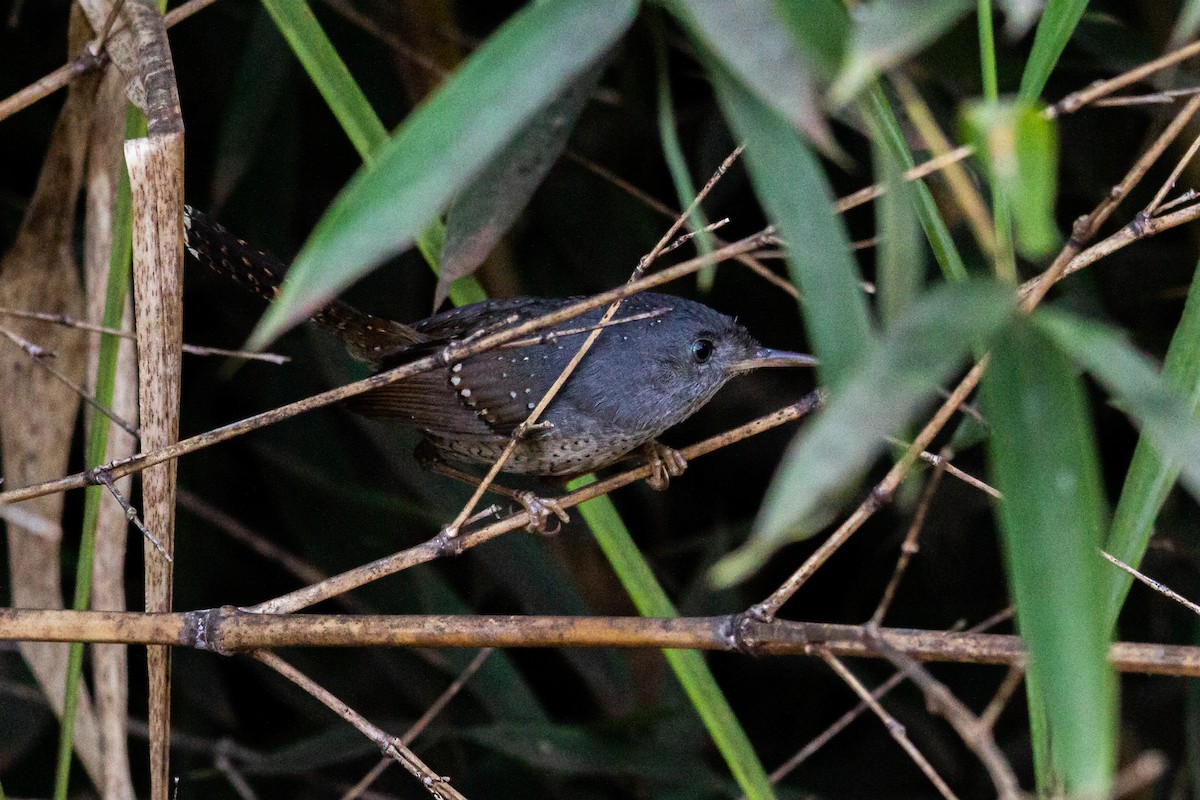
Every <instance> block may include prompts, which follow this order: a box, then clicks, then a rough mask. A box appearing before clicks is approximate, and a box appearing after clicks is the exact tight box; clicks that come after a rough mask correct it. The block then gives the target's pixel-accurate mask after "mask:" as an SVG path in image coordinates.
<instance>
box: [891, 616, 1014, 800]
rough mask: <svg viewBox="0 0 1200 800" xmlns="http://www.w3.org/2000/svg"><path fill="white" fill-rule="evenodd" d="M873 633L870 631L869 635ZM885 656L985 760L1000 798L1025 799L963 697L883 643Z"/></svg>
mask: <svg viewBox="0 0 1200 800" xmlns="http://www.w3.org/2000/svg"><path fill="white" fill-rule="evenodd" d="M868 635H870V634H868ZM880 646H881V649H882V650H883V653H884V656H885V657H886V658H887V659H888V660H889V661H891V662H892V663H893V664H894V665H895V666H896V667H897V668H898V669H899V670H900V671H901V672H903V673H904V674H906V675H908V677H909V678H910V679H911V680H912V682H913V683H915V684H916V685H917V686H919V687H920V689H921V692H922V693H923V694H924V695H925V703H926V705H927V706H929V708H930V709H931V710H932V711H934V712H936V713H938V714H941V715H942V717H944V718H945V720H946V721H947V722H949V723H950V726H951V727H952V728H954V730H955V731H956V732H957V733H958V735H959V737H960V738H961V739H962V740H963V744H965V745H966V746H967V747H969V748H970V749H971V751H972V752H974V753H975V755H976V756H977V757H978V758H979V760H980V762H982V763H983V766H984V769H986V770H987V771H988V775H990V776H991V779H992V784H993V785H994V786H995V787H996V792H997V793H998V794H999V796H1000V800H1021V784H1020V783H1019V782H1018V781H1017V776H1016V774H1015V773H1014V772H1013V769H1012V765H1011V764H1009V763H1008V759H1007V758H1005V757H1004V753H1003V752H1002V751H1001V750H1000V748H999V747H998V746H997V745H996V740H995V739H994V738H993V737H992V731H991V727H990V726H988V725H984V724H983V723H982V722H981V721H980V719H979V718H978V717H976V716H975V715H974V714H972V713H971V709H969V708H967V707H966V705H964V704H963V702H962V701H961V700H959V699H958V698H957V697H955V696H954V694H953V693H952V692H951V691H950V690H949V689H947V688H946V686H945V685H944V684H943V683H942V682H941V681H939V680H937V679H936V678H934V677H933V676H932V675H930V674H929V670H927V669H925V667H923V666H921V664H919V663H918V662H917V661H916V660H914V659H913V658H911V657H909V656H908V655H906V654H905V653H901V652H899V651H898V650H895V649H894V648H892V647H891V646H890V645H887V644H884V643H882V642H881V643H880Z"/></svg>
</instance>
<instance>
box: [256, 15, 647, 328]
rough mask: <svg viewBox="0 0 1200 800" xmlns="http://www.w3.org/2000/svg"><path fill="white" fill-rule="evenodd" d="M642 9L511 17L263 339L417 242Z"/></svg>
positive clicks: (308, 271)
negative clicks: (454, 198) (443, 212)
mask: <svg viewBox="0 0 1200 800" xmlns="http://www.w3.org/2000/svg"><path fill="white" fill-rule="evenodd" d="M273 1H276V2H277V1H278V0H273ZM636 11H637V3H636V2H635V0H602V1H601V0H553V1H552V2H545V3H539V4H535V5H531V6H527V7H525V8H524V9H522V10H521V11H519V12H518V13H517V14H516V15H514V16H513V17H512V18H511V19H510V20H508V21H507V22H506V23H505V24H504V25H502V26H501V27H500V28H499V29H498V30H497V31H496V32H495V33H494V34H492V36H490V37H489V38H488V39H487V41H485V42H484V43H483V45H482V46H480V47H479V49H478V50H476V51H475V53H474V54H472V56H471V57H470V58H469V59H467V61H466V62H464V64H463V66H462V67H461V68H460V69H459V70H458V71H457V72H456V73H455V74H454V75H453V76H452V77H451V78H450V79H449V80H447V81H446V82H445V83H444V84H442V85H441V87H439V88H438V89H437V90H436V91H435V92H434V93H433V94H432V95H431V96H430V97H429V98H428V100H427V101H426V102H425V103H424V104H423V105H422V106H421V107H420V108H418V109H417V110H416V111H415V112H413V113H412V114H411V115H410V116H409V117H408V119H406V120H405V122H404V124H403V125H401V126H400V128H399V130H398V131H397V132H396V135H395V136H394V137H393V138H392V139H391V140H390V141H389V142H388V144H387V145H386V146H385V147H383V148H382V149H381V150H380V152H379V153H378V159H377V160H376V162H375V163H374V165H372V166H368V167H366V168H364V169H360V170H359V172H358V174H357V175H355V176H354V178H353V179H352V180H351V181H350V182H349V184H347V186H346V188H345V189H343V190H342V193H341V194H340V195H339V196H338V197H337V199H336V200H334V202H333V204H332V206H330V208H329V210H328V211H327V212H326V213H325V216H324V217H323V218H322V220H321V221H320V222H319V223H318V224H317V227H316V229H315V230H314V231H313V234H312V236H311V237H310V238H309V240H308V242H307V243H306V244H305V246H304V248H303V249H302V250H301V252H300V255H299V256H298V257H297V259H296V262H295V265H294V266H293V268H292V270H291V272H290V273H289V282H288V283H287V284H285V286H284V288H283V291H282V292H281V293H280V295H279V299H278V300H277V301H276V302H275V303H274V304H273V305H272V306H271V307H270V308H269V309H268V311H267V313H266V315H265V316H264V318H263V320H262V321H261V322H260V323H259V326H258V328H257V329H256V331H255V333H254V335H253V336H252V337H251V342H252V344H253V345H254V346H256V347H261V346H263V345H264V344H266V343H267V342H269V341H270V340H271V339H273V338H274V337H275V336H278V335H279V334H280V333H282V332H283V331H284V330H285V329H287V328H288V327H290V326H292V325H294V324H296V323H297V322H299V321H300V320H302V319H304V318H305V317H307V316H308V315H309V314H311V313H312V312H313V311H314V310H315V309H317V308H319V307H320V306H321V305H322V304H323V303H324V302H325V301H326V300H328V299H329V298H330V297H332V296H333V295H334V294H336V293H337V292H338V291H339V290H340V289H342V288H344V287H345V286H347V285H349V284H350V283H352V282H353V281H355V280H356V279H358V278H360V277H361V276H362V275H364V274H366V273H367V272H368V271H370V269H371V268H372V267H374V266H375V265H376V264H378V263H379V262H380V261H382V260H383V259H385V258H388V257H389V256H392V255H395V254H396V253H398V252H400V251H402V250H404V249H405V248H406V247H408V246H409V245H410V244H411V243H412V242H413V240H414V237H416V236H417V235H418V234H419V233H420V232H421V231H422V230H423V229H424V228H425V227H426V226H428V225H429V224H430V223H431V222H433V221H434V220H435V219H436V218H437V216H438V214H440V213H441V212H442V211H443V210H444V209H445V208H446V206H447V205H448V204H449V202H450V200H451V199H452V198H453V197H454V195H455V194H456V193H457V192H458V191H460V190H461V189H462V188H463V187H465V186H467V185H468V184H469V183H470V182H471V180H472V179H473V178H474V177H475V176H477V175H478V174H479V173H480V171H481V170H483V168H484V167H485V166H486V165H487V164H488V163H489V162H491V160H492V159H493V158H494V157H495V156H496V155H497V154H498V153H499V152H500V151H501V150H502V149H503V148H504V147H505V146H507V145H508V143H509V142H510V141H512V139H513V138H514V137H515V136H516V135H517V134H518V133H519V132H520V131H521V129H522V128H523V127H524V126H525V125H527V124H528V123H529V121H530V120H531V119H532V118H533V117H534V115H535V114H536V113H537V112H538V109H540V108H542V107H544V106H545V105H546V104H547V103H548V102H549V101H550V99H551V98H552V97H553V96H554V95H555V94H556V93H557V92H559V91H560V90H561V89H562V88H563V87H564V86H566V85H567V84H569V83H570V82H571V81H573V80H574V79H575V78H577V77H578V76H579V75H580V74H581V73H583V72H584V71H586V70H587V69H589V68H590V67H591V66H592V65H593V64H594V63H595V62H596V60H597V59H598V58H600V57H601V56H602V55H603V54H604V53H605V52H606V51H607V50H608V48H609V47H610V46H612V44H613V43H615V42H616V41H617V40H618V39H619V38H620V37H621V35H622V34H623V33H624V32H625V30H626V29H627V28H628V27H629V25H630V24H632V22H633V18H634V16H635V13H636Z"/></svg>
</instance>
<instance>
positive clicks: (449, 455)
mask: <svg viewBox="0 0 1200 800" xmlns="http://www.w3.org/2000/svg"><path fill="white" fill-rule="evenodd" d="M184 236H185V243H186V248H187V250H188V252H189V253H190V254H191V255H192V256H193V257H194V258H195V259H196V260H197V261H199V262H200V263H202V264H204V265H207V266H208V267H210V268H212V269H213V270H215V271H216V272H218V273H220V274H222V275H225V276H226V277H229V278H232V279H233V280H234V281H236V282H237V283H239V284H241V285H242V286H243V287H245V288H246V289H249V290H250V291H252V292H254V293H255V294H257V295H259V296H260V297H262V298H263V299H265V300H268V301H271V300H274V299H275V297H276V295H277V294H278V292H279V290H280V287H281V286H282V283H283V279H284V275H285V273H286V266H285V265H284V264H283V263H282V262H281V261H279V260H278V259H277V258H275V257H274V256H271V255H270V254H268V253H265V252H263V251H262V250H259V249H257V248H255V247H253V246H252V245H250V244H248V243H247V242H245V241H244V240H242V239H240V238H238V237H237V236H235V235H233V234H232V233H230V232H229V231H227V230H226V229H225V228H224V227H222V226H221V225H219V224H218V223H216V222H215V221H214V220H213V219H212V218H210V217H209V216H208V215H207V214H205V213H203V212H201V211H198V210H196V209H194V208H192V207H191V206H185V213H184ZM580 299H582V298H580V297H566V298H546V297H508V298H495V299H488V300H484V301H481V302H477V303H472V304H469V305H464V306H460V307H457V308H451V309H449V310H447V311H443V312H441V313H438V314H434V315H433V316H431V317H427V318H425V319H421V320H418V321H416V322H412V323H409V324H404V323H400V322H396V321H393V320H388V319H384V318H381V317H377V316H375V315H372V314H368V313H366V312H363V311H361V310H359V309H357V308H355V307H353V306H351V305H349V304H348V303H345V302H344V301H341V300H333V301H331V302H330V303H328V304H327V305H325V306H324V307H322V308H321V309H319V310H318V311H317V312H316V313H314V314H313V315H312V317H311V320H312V321H313V322H315V323H317V324H318V325H320V326H322V327H325V328H327V329H329V330H330V331H332V332H333V333H334V334H336V335H337V336H338V337H340V338H341V339H342V340H343V342H344V343H345V345H346V347H347V348H348V350H349V351H350V353H351V354H352V355H353V356H355V357H356V358H358V359H360V360H363V361H365V362H367V363H368V364H369V365H370V366H371V368H372V369H373V370H375V371H377V372H378V371H383V370H387V369H390V368H392V367H395V366H398V365H400V364H403V363H405V362H406V361H408V360H412V359H414V358H416V357H420V356H421V355H425V354H428V353H429V352H432V348H435V347H441V346H444V345H446V344H448V343H450V342H453V341H456V340H461V339H463V338H465V337H467V336H470V335H472V334H476V333H478V332H479V331H483V330H488V331H489V332H491V331H492V330H499V329H502V328H503V327H508V326H511V325H516V324H520V323H521V322H524V321H527V320H530V319H533V318H535V317H540V316H543V315H545V314H548V313H551V312H554V311H557V310H559V309H562V308H563V307H565V306H567V305H570V304H572V303H575V302H578V301H579V300H580ZM602 314H603V310H602V309H596V310H594V311H590V312H587V313H584V314H582V315H580V316H578V317H575V318H573V319H570V320H567V321H565V322H562V323H559V324H557V325H554V326H552V327H549V328H547V329H545V330H544V331H542V332H541V333H539V334H536V335H534V336H531V337H529V338H527V339H522V340H518V341H516V342H513V343H510V344H509V345H508V346H505V347H501V348H498V349H496V350H491V351H486V352H483V353H479V354H476V355H473V356H470V357H466V358H463V359H462V360H461V361H456V362H453V363H450V364H448V365H447V366H446V367H445V368H443V369H439V370H434V371H430V372H426V373H422V374H419V375H415V376H412V377H408V378H405V379H404V380H401V381H397V382H396V383H392V384H388V385H386V386H382V387H379V388H376V389H373V390H371V391H369V392H366V393H364V394H362V395H358V396H357V397H354V398H351V399H350V400H348V401H346V405H347V406H348V407H349V408H350V409H351V410H352V411H354V412H357V413H359V414H362V415H364V416H368V417H375V418H385V419H391V420H396V421H398V422H401V423H403V424H406V425H409V426H411V427H413V428H415V429H417V430H418V431H420V433H421V434H422V436H423V443H422V445H421V446H420V447H419V448H418V457H419V459H420V460H421V462H422V463H423V464H424V465H425V466H428V467H431V468H434V469H437V470H438V471H441V472H445V473H447V474H451V475H454V476H455V477H460V478H465V479H468V480H469V479H470V478H471V476H470V474H469V473H464V472H462V471H461V470H458V469H455V468H454V467H452V466H450V465H451V464H477V465H488V466H490V465H491V464H493V463H494V462H495V461H496V460H497V459H498V458H499V457H500V454H501V452H502V451H503V450H504V449H505V447H506V446H508V445H509V443H510V441H511V439H512V437H513V436H514V434H517V433H518V432H519V431H520V433H522V434H523V435H521V436H520V438H519V441H518V442H517V443H516V445H515V447H514V450H513V452H512V453H511V455H510V457H509V459H508V460H507V462H506V463H505V464H504V465H503V468H502V469H503V471H505V472H509V473H517V474H525V475H535V476H539V477H543V478H553V479H567V478H570V477H572V476H577V475H582V474H585V473H588V472H592V471H594V470H596V469H599V468H602V467H605V466H608V465H610V464H613V463H614V462H617V461H619V460H621V459H623V458H625V457H627V456H630V455H631V454H633V453H635V451H638V452H639V453H641V454H642V455H643V456H644V457H645V458H646V459H647V460H648V461H649V462H650V463H651V465H652V467H653V469H652V473H651V477H650V478H649V479H648V482H649V483H650V485H651V486H652V487H653V488H656V489H665V488H666V486H667V484H668V482H669V480H670V478H671V477H677V476H678V475H680V474H682V472H683V469H684V468H685V467H686V461H684V459H683V457H682V455H680V454H679V453H678V452H677V451H674V450H672V449H671V448H668V447H665V446H664V445H662V444H661V443H659V442H658V437H659V436H660V435H661V434H662V433H663V432H664V431H666V430H667V429H668V428H671V427H673V426H674V425H677V424H678V423H680V422H682V421H683V420H685V419H687V418H688V417H690V416H691V415H692V414H694V413H695V412H696V411H698V410H699V409H700V408H701V407H703V406H704V405H705V404H706V403H708V402H709V400H711V399H712V397H713V396H714V395H715V394H716V393H717V391H718V390H719V389H720V388H721V387H722V386H724V385H725V384H726V383H727V382H728V381H729V380H731V379H733V378H736V377H738V376H740V375H744V374H746V373H748V372H751V371H753V370H756V369H759V368H763V367H807V366H812V365H814V364H815V363H816V360H815V359H814V358H813V357H812V356H810V355H807V354H804V353H795V352H788V351H782V350H774V349H771V348H768V347H764V346H763V345H761V344H759V342H758V341H757V340H755V339H754V337H753V336H751V335H750V333H749V331H747V330H746V328H745V327H744V326H743V325H742V324H741V323H739V322H738V321H737V320H735V319H733V318H732V317H729V316H727V315H725V314H722V313H720V312H718V311H715V310H714V309H712V308H710V307H708V306H706V305H704V304H702V303H699V302H696V301H694V300H688V299H686V298H682V297H676V296H673V295H666V294H659V293H654V292H641V293H637V294H634V295H631V296H630V297H628V298H626V299H625V300H624V302H623V303H622V305H621V308H620V310H619V312H618V313H617V315H616V316H615V317H614V318H613V319H612V320H611V321H610V322H609V323H608V324H607V325H605V327H604V329H603V330H602V331H601V333H600V334H599V337H598V338H597V339H596V341H595V342H594V344H593V346H592V348H591V350H590V351H589V352H588V353H587V354H586V356H585V357H584V358H583V360H582V361H581V362H580V364H579V365H578V367H577V368H576V370H575V372H574V373H573V374H572V375H571V376H570V378H569V380H567V381H566V383H565V384H564V385H563V386H562V387H561V389H560V391H559V392H558V394H557V395H555V397H554V398H553V400H552V401H551V402H550V404H549V405H548V406H547V407H546V409H545V411H544V413H543V414H542V416H541V418H540V420H539V422H538V424H536V425H535V426H533V428H532V430H528V431H526V430H524V429H523V428H521V426H522V423H523V422H525V420H526V419H527V418H528V416H529V414H530V412H531V411H533V410H534V408H535V407H536V406H537V404H538V402H539V401H540V400H541V398H542V396H543V395H544V394H545V393H546V392H547V391H548V390H549V389H550V386H551V384H553V383H554V382H555V380H556V379H557V378H558V376H559V375H560V373H561V372H562V371H563V369H564V368H565V367H566V365H567V363H568V362H569V361H570V360H571V358H572V357H573V356H574V354H575V352H576V351H577V350H578V348H579V345H580V344H582V342H583V340H584V338H585V336H586V334H588V333H590V332H591V331H592V330H594V329H595V328H596V327H597V326H598V325H599V324H600V322H601V316H602ZM510 496H513V497H514V498H515V499H517V500H518V501H520V502H521V503H522V505H525V506H526V508H527V509H529V510H530V514H531V517H535V515H536V519H535V526H542V523H544V521H545V519H546V518H547V517H548V515H549V514H550V513H553V514H554V515H555V516H557V517H558V518H559V519H562V520H564V521H565V514H564V513H562V511H561V509H558V508H557V507H556V506H555V504H554V503H553V501H552V500H547V499H545V498H540V499H539V498H536V497H535V496H534V495H533V494H532V493H529V492H516V493H510Z"/></svg>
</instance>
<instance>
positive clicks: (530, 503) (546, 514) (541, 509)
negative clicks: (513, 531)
mask: <svg viewBox="0 0 1200 800" xmlns="http://www.w3.org/2000/svg"><path fill="white" fill-rule="evenodd" d="M512 498H513V499H514V500H516V501H517V502H518V503H520V504H521V506H522V507H523V508H524V509H525V511H526V512H528V514H529V524H528V525H526V526H525V529H526V530H528V531H533V532H534V533H540V534H542V535H544V536H551V535H553V534H556V533H558V532H559V531H560V530H562V526H563V525H565V524H566V523H568V522H570V521H571V518H570V517H569V516H567V512H566V511H565V510H564V509H563V507H562V506H561V505H559V502H558V501H557V500H555V499H554V498H553V497H538V496H537V495H536V494H534V493H533V492H514V493H513V495H512ZM551 517H556V518H557V519H558V522H557V523H555V525H554V527H553V528H551V527H550V521H551Z"/></svg>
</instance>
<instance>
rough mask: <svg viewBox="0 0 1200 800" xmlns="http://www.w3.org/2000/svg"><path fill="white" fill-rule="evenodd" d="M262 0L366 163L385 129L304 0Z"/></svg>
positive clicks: (380, 143)
mask: <svg viewBox="0 0 1200 800" xmlns="http://www.w3.org/2000/svg"><path fill="white" fill-rule="evenodd" d="M262 3H263V6H264V7H265V8H266V9H267V12H268V13H270V15H271V18H272V19H274V20H275V24H276V25H277V26H278V27H279V31H280V33H282V34H283V37H284V38H285V39H286V40H287V43H288V45H290V46H291V48H292V51H293V52H294V53H295V54H296V58H298V59H300V63H301V64H303V65H304V69H305V71H306V72H307V73H308V75H309V77H310V78H312V81H313V84H314V85H315V86H316V87H317V91H319V92H320V93H321V97H323V98H325V102H326V103H327V104H328V105H329V110H330V111H332V112H333V115H334V116H335V117H337V120H338V122H339V123H341V126H342V129H343V130H344V131H345V132H346V135H347V136H348V137H350V142H351V144H353V145H354V149H355V150H357V151H358V154H359V155H360V156H362V158H363V160H364V161H367V162H368V163H369V162H370V160H371V158H372V157H373V156H374V155H375V154H376V152H377V151H378V150H379V148H380V147H382V146H383V145H384V144H385V143H386V142H387V139H388V134H387V128H385V127H384V126H383V123H382V122H380V121H379V117H378V116H377V115H376V114H375V111H374V110H373V109H372V108H371V104H370V103H369V102H367V98H366V96H365V95H364V94H363V93H362V90H361V89H360V88H358V84H357V83H355V81H354V78H353V77H352V76H351V75H350V70H348V69H346V63H345V62H344V61H342V57H341V56H340V55H338V52H337V50H335V49H334V47H333V43H332V42H330V41H329V37H327V36H326V35H325V31H323V30H322V29H321V25H320V23H319V22H317V18H316V17H314V16H313V13H312V9H310V8H309V7H308V3H307V2H305V0H262Z"/></svg>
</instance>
